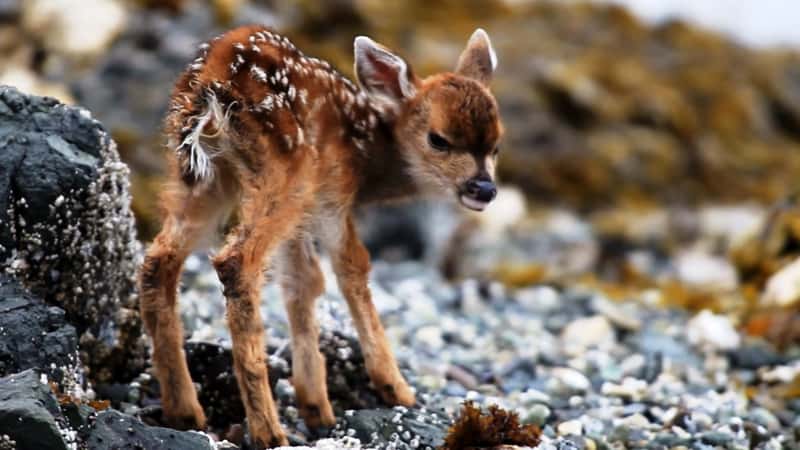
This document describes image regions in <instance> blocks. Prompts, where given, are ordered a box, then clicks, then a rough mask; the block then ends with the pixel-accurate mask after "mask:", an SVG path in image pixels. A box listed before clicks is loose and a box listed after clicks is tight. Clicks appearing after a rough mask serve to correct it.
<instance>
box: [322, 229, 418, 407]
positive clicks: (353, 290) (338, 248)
mask: <svg viewBox="0 0 800 450" xmlns="http://www.w3.org/2000/svg"><path fill="white" fill-rule="evenodd" d="M331 250H332V252H331V258H332V260H333V269H334V271H335V272H336V278H337V280H338V282H339V288H340V289H341V291H342V295H344V297H345V299H346V300H347V306H348V308H349V309H350V315H351V316H352V317H353V323H354V325H355V327H356V331H357V332H358V340H359V342H360V343H361V351H362V353H363V354H364V360H365V363H366V366H367V372H368V373H369V377H370V379H371V380H372V384H374V385H375V388H376V389H377V390H378V392H380V394H381V397H382V398H383V400H384V401H385V402H386V403H388V404H390V405H404V406H411V405H413V404H414V403H415V399H414V393H413V392H412V391H411V388H410V387H409V386H408V383H406V381H405V379H403V376H402V375H401V374H400V369H398V367H397V361H395V358H394V355H393V354H392V350H391V348H390V347H389V342H388V341H387V340H386V335H385V333H384V331H383V325H381V321H380V317H379V316H378V312H377V311H376V310H375V306H374V305H373V304H372V295H371V294H370V291H369V287H368V286H367V282H368V277H369V270H370V262H369V252H368V251H367V249H366V248H365V247H364V244H362V243H361V240H359V238H358V235H357V233H356V230H355V226H354V225H353V220H352V218H351V217H348V218H347V219H346V223H345V224H344V227H343V231H342V236H341V239H340V240H339V242H338V244H336V245H335V247H334V248H333V249H331Z"/></svg>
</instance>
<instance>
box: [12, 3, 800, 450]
mask: <svg viewBox="0 0 800 450" xmlns="http://www.w3.org/2000/svg"><path fill="white" fill-rule="evenodd" d="M46 3H47V2H44V1H40V0H31V1H30V2H21V1H13V0H12V1H10V2H3V1H0V36H26V37H29V38H30V39H5V40H4V39H0V42H2V44H0V84H3V85H4V86H0V269H1V270H0V450H12V449H20V450H26V449H33V450H40V449H58V450H60V449H70V450H71V449H93V450H94V449H97V450H104V449H173V450H183V449H187V450H188V449H234V448H242V449H245V448H252V447H251V446H250V445H249V443H248V442H249V441H248V440H249V435H248V429H247V423H246V421H245V418H244V408H243V406H242V403H241V400H240V398H239V393H238V388H237V384H236V380H235V378H234V375H233V369H232V365H231V361H232V355H231V341H230V335H229V332H228V330H227V328H226V325H225V300H224V297H223V295H222V289H221V284H220V282H219V280H218V278H217V274H216V272H215V271H214V269H213V267H212V266H211V264H210V262H209V261H208V255H209V251H202V252H198V253H195V254H193V255H192V256H191V257H190V258H189V259H188V260H187V262H186V265H185V269H184V272H183V275H182V282H181V286H180V303H179V307H180V315H181V319H182V321H183V325H184V328H185V330H186V336H187V341H186V343H185V351H186V356H187V359H188V361H189V368H190V371H191V373H192V379H193V381H194V382H195V385H196V388H197V390H198V393H199V397H200V402H201V404H202V406H203V408H204V411H205V413H206V416H207V417H208V428H207V429H206V430H198V431H178V430H173V429H171V428H168V427H166V424H165V421H164V419H163V417H162V415H161V399H160V397H159V386H158V382H157V380H156V378H155V376H154V375H153V369H152V366H151V363H150V361H149V351H150V342H149V340H148V339H147V337H146V336H145V335H144V333H143V331H142V328H141V320H140V318H139V313H138V308H137V304H138V297H137V294H138V293H137V292H136V287H135V283H134V280H135V276H136V270H138V267H139V265H140V264H141V260H142V255H143V248H144V246H145V245H146V244H147V242H148V241H149V240H150V239H152V236H153V233H154V232H155V231H156V230H157V229H158V210H157V208H156V205H155V196H156V195H157V193H158V191H159V189H161V188H160V186H161V183H162V181H163V173H164V168H163V162H164V161H163V152H164V148H163V143H162V142H161V138H160V134H159V133H160V131H159V130H160V125H159V121H160V120H161V118H162V117H163V112H164V108H165V105H166V100H167V96H168V94H169V89H170V85H171V83H172V82H173V80H174V78H175V77H176V76H177V74H178V72H179V71H180V70H181V69H182V68H183V67H184V66H185V64H187V63H188V62H189V61H190V60H191V59H192V53H193V51H194V48H195V45H196V44H197V43H198V42H200V41H202V40H204V39H206V38H208V37H209V36H212V35H213V34H214V33H216V32H219V31H220V30H222V29H225V28H227V27H230V26H233V25H235V24H238V23H245V22H264V23H267V24H269V25H272V26H275V27H276V28H279V29H281V30H282V31H285V32H286V33H287V34H289V35H290V36H292V38H293V40H295V41H296V42H297V44H298V45H299V46H302V47H304V48H308V49H309V50H308V51H309V53H313V54H317V55H319V56H321V57H325V58H327V59H329V60H330V61H332V63H334V64H335V65H336V66H338V67H341V68H345V70H343V72H345V73H348V74H349V72H348V71H347V70H348V69H346V68H347V67H349V66H350V65H351V63H352V57H351V56H350V52H351V46H352V39H351V35H352V34H355V33H357V34H362V33H367V34H371V35H372V34H374V35H376V36H377V37H378V38H380V39H381V40H382V41H385V42H388V43H389V44H392V45H397V47H398V48H402V49H403V50H404V51H405V52H406V53H407V54H408V55H409V57H410V59H411V60H414V61H416V60H417V59H415V58H414V56H417V55H421V57H420V58H418V61H419V62H418V64H417V66H416V68H417V69H418V70H420V71H421V72H423V73H428V72H432V71H434V70H441V69H443V68H444V67H442V63H441V61H451V60H453V57H452V54H453V53H454V52H457V51H458V49H459V48H460V47H459V45H461V44H462V41H463V39H462V38H464V37H465V36H467V35H468V31H467V30H471V29H472V28H474V27H475V26H477V25H481V26H485V27H486V28H487V30H488V31H489V32H490V34H492V36H493V39H494V41H495V42H496V45H497V48H498V52H499V54H500V57H501V61H502V62H501V64H505V66H501V67H503V69H502V70H501V71H500V72H499V73H498V78H497V81H496V83H495V87H494V89H495V90H496V91H497V95H498V102H499V103H500V105H501V108H502V113H503V116H504V119H505V121H506V128H507V129H508V136H507V139H506V142H505V143H504V145H503V149H502V150H501V156H500V162H499V172H500V174H499V176H500V180H501V182H502V183H501V187H500V193H499V196H498V200H497V201H496V202H495V203H493V204H492V205H491V206H490V207H489V208H488V209H487V211H485V212H484V213H482V214H477V213H471V212H464V211H462V210H461V209H460V208H459V207H458V206H457V205H454V204H450V203H448V202H445V201H441V200H437V199H431V200H425V201H422V202H416V203H413V204H410V205H391V206H381V207H377V208H372V209H368V210H364V211H360V212H359V217H358V218H359V232H360V234H361V235H362V236H363V238H364V241H365V243H366V245H367V247H368V248H369V250H370V253H371V254H372V257H373V264H372V273H371V277H370V288H371V290H372V294H373V300H374V303H375V305H376V308H377V310H378V312H379V314H380V316H381V320H382V322H383V324H384V326H385V328H386V333H387V335H388V337H389V340H390V343H391V347H392V349H393V351H394V352H395V355H396V357H397V360H398V362H399V364H400V368H401V371H402V372H403V375H404V376H405V377H406V379H407V380H408V381H409V383H410V385H411V386H412V388H413V389H414V390H415V391H416V396H417V404H416V405H415V406H414V407H411V408H405V407H390V406H387V405H385V404H384V403H383V402H382V401H381V400H380V396H379V395H378V393H377V392H376V391H375V389H374V388H373V386H371V385H370V382H369V377H368V375H367V372H366V369H365V366H364V360H363V356H362V354H361V349H360V346H359V344H358V340H357V338H356V333H355V331H354V328H353V325H352V322H351V319H350V317H349V314H348V312H347V308H346V303H345V301H344V299H343V298H342V296H341V294H340V293H339V291H338V288H337V286H336V281H335V280H336V277H335V276H334V274H333V270H332V268H331V264H330V261H329V259H328V258H327V256H323V258H322V268H323V273H324V275H325V279H326V286H325V293H324V294H323V296H322V297H321V298H320V299H319V300H318V302H317V307H316V312H317V315H318V317H319V320H320V326H321V338H320V350H321V351H322V353H323V355H324V356H325V359H326V365H327V376H328V379H327V384H328V391H329V393H330V397H331V402H332V405H333V408H334V413H335V416H336V419H337V423H336V426H335V427H332V428H315V429H309V427H307V426H306V424H305V423H304V421H303V420H302V419H301V418H300V416H299V413H298V410H297V404H296V399H295V389H294V387H293V385H292V381H291V376H292V371H291V363H290V362H291V355H292V346H291V343H290V342H289V325H288V322H287V317H286V312H285V310H284V306H283V302H282V300H281V298H280V293H279V289H278V288H277V286H275V285H274V283H269V284H268V285H267V286H266V287H265V288H264V290H263V292H262V298H263V301H262V315H263V317H264V322H265V323H264V327H265V329H266V330H267V349H266V351H267V353H268V355H269V358H268V366H269V375H270V383H271V385H272V389H273V394H274V397H275V401H276V403H277V405H278V409H279V413H280V420H281V423H282V424H283V426H284V427H285V429H286V430H287V432H288V434H289V441H290V443H291V445H292V448H316V449H327V450H333V449H364V450H366V449H376V450H377V449H439V448H444V449H449V450H460V449H464V450H466V449H498V450H499V449H515V448H520V449H524V448H534V449H539V450H573V449H574V450H602V449H607V450H623V449H652V450H662V449H663V450H793V449H798V448H800V263H799V262H798V257H800V204H799V203H798V199H797V195H796V191H797V188H798V183H797V180H800V177H798V176H797V174H798V173H800V159H798V158H799V157H798V155H800V153H798V152H797V150H798V149H800V138H798V136H800V95H798V86H800V81H799V80H800V77H798V73H797V67H798V65H797V64H798V62H800V56H799V55H800V54H798V53H796V52H793V51H791V50H785V49H776V50H770V49H767V50H754V49H749V48H746V47H743V46H741V45H740V44H737V43H734V42H732V41H730V40H728V39H726V38H725V37H723V36H721V35H717V34H715V33H713V32H710V31H707V30H702V29H699V28H695V27H693V26H691V25H689V24H686V23H682V22H669V23H664V24H661V25H655V26H653V25H646V24H644V23H642V22H640V21H638V20H637V19H636V18H635V17H634V16H632V15H631V14H630V13H628V12H627V11H626V10H624V9H623V8H621V7H619V6H607V5H599V4H594V3H580V2H576V3H569V4H560V3H557V2H530V3H529V2H500V1H498V2H494V1H487V2H479V3H480V5H478V6H475V7H474V8H464V7H463V5H459V4H457V3H459V2H442V4H441V5H438V9H435V11H433V10H426V8H425V7H424V4H423V3H421V2H408V4H407V5H405V6H403V7H399V6H397V7H389V6H385V5H384V6H381V5H379V4H378V3H380V2H371V1H354V2H350V1H337V2H331V3H330V4H328V3H325V4H324V5H322V4H317V3H316V2H304V1H299V2H282V1H276V2H266V1H264V2H262V1H222V0H215V1H213V2H208V3H207V4H206V3H205V2H193V1H189V0H187V1H169V2H149V1H130V2H125V1H115V0H92V2H91V3H92V4H95V5H94V6H95V7H97V8H104V9H102V11H105V14H106V15H105V17H106V19H107V20H106V21H105V22H104V23H103V26H102V27H100V26H99V25H97V27H96V28H94V29H95V31H96V32H95V33H93V34H92V35H91V36H87V35H86V34H81V33H79V32H78V31H76V30H75V24H82V25H83V26H86V24H85V23H83V22H80V21H79V19H80V18H78V17H75V16H76V14H77V12H79V11H80V6H81V5H78V3H80V2H79V1H78V2H77V3H75V2H72V3H71V2H70V1H66V0H65V1H63V2H61V3H59V4H60V5H61V7H60V9H59V7H56V6H53V5H56V4H55V3H53V4H49V5H48V4H46ZM334 4H335V5H334ZM65 5H66V6H65ZM70 5H71V7H72V9H73V11H70V10H69V9H70ZM325 5H327V6H325ZM84 6H85V5H84ZM382 8H388V9H390V10H391V11H389V12H391V14H386V12H387V11H386V10H384V9H382ZM393 8H394V9H393ZM443 16H444V17H448V18H450V19H451V21H452V24H451V25H450V26H449V27H448V30H447V32H446V33H445V32H444V31H442V30H439V29H438V28H437V23H441V18H442V17H443ZM412 18H413V19H412ZM81 20H84V19H81ZM85 20H89V19H88V18H85ZM330 23H335V24H337V26H336V27H329V26H326V24H330ZM45 30H48V32H49V33H45ZM412 31H413V33H411V32H412ZM410 33H411V34H410ZM447 33H450V34H452V35H455V34H458V36H457V38H456V37H452V38H448V37H447V36H448V34H447ZM462 34H464V36H461V35H462ZM436 42H443V44H440V46H438V47H437V46H436V44H435V43H436ZM451 47H452V48H451ZM612 49H613V50H612ZM611 60H613V62H614V64H610V63H609V61H611ZM701 61H702V64H700V63H699V62H701ZM730 68H735V69H736V70H729V69H730ZM9 84H10V85H14V86H16V87H12V86H5V85H9ZM36 94H42V95H49V96H52V97H42V96H39V95H36ZM53 97H57V99H56V98H53Z"/></svg>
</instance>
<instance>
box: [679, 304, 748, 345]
mask: <svg viewBox="0 0 800 450" xmlns="http://www.w3.org/2000/svg"><path fill="white" fill-rule="evenodd" d="M686 338H687V340H688V341H689V343H691V344H692V345H695V346H698V347H705V348H711V349H714V350H734V349H736V348H738V347H739V345H740V343H741V337H740V336H739V333H738V332H737V331H736V329H735V328H734V327H733V324H732V323H731V321H730V319H729V318H728V317H726V316H722V315H717V314H714V313H712V312H711V311H708V310H703V311H701V312H700V313H698V314H697V315H696V316H694V317H693V318H692V320H690V321H689V323H688V324H687V326H686Z"/></svg>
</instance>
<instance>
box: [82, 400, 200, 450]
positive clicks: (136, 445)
mask: <svg viewBox="0 0 800 450" xmlns="http://www.w3.org/2000/svg"><path fill="white" fill-rule="evenodd" d="M87 447H88V448H89V449H90V450H108V449H114V450H128V449H129V450H139V449H170V450H182V449H186V450H200V449H209V450H211V449H213V448H214V446H213V445H212V443H211V440H210V439H209V437H208V436H205V435H203V434H200V433H195V432H191V431H177V430H173V429H171V428H161V427H151V426H147V425H145V424H143V423H142V422H141V421H139V420H138V419H136V418H134V417H131V416H127V415H125V414H122V413H121V412H119V411H115V410H113V409H109V410H106V411H103V412H101V413H100V414H98V415H97V419H95V421H94V424H93V425H92V429H91V431H90V434H89V439H88V440H87Z"/></svg>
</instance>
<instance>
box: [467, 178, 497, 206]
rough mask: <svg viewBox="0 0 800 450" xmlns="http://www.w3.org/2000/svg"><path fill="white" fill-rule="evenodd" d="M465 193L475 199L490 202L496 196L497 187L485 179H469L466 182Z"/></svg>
mask: <svg viewBox="0 0 800 450" xmlns="http://www.w3.org/2000/svg"><path fill="white" fill-rule="evenodd" d="M466 187H467V194H469V196H470V197H472V198H474V199H475V200H478V201H481V202H487V203H488V202H490V201H492V200H494V198H495V197H497V187H495V185H494V183H492V182H491V181H486V180H474V179H473V180H469V181H468V182H467V186H466Z"/></svg>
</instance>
